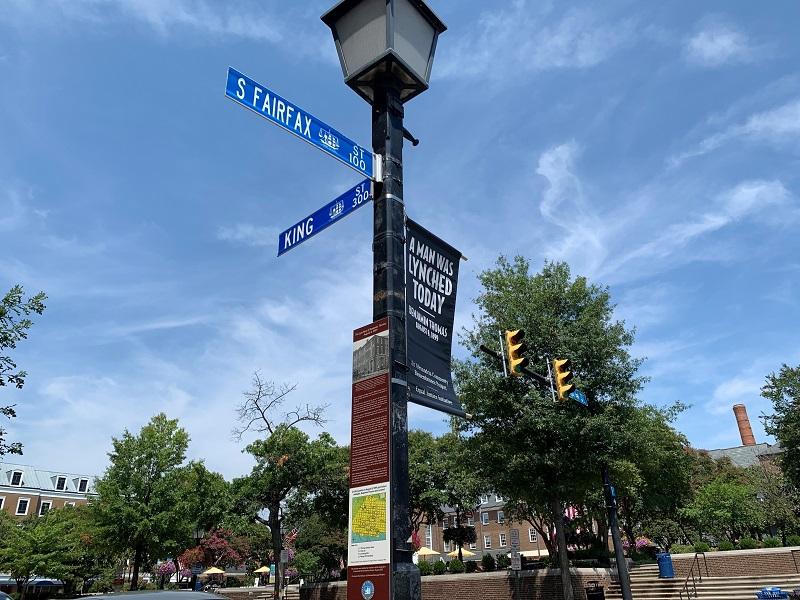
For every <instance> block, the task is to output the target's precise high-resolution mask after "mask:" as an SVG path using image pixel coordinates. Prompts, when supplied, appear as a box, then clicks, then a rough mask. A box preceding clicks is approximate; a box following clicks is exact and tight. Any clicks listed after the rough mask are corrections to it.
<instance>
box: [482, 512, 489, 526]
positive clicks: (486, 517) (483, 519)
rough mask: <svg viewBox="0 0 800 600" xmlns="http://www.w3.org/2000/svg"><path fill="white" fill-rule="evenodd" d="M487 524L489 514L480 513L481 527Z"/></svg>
mask: <svg viewBox="0 0 800 600" xmlns="http://www.w3.org/2000/svg"><path fill="white" fill-rule="evenodd" d="M488 524H489V513H488V512H482V513H481V525H488Z"/></svg>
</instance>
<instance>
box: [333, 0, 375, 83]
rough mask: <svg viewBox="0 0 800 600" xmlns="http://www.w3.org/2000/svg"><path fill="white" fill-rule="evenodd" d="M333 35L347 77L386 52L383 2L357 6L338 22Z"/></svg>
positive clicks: (372, 0)
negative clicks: (343, 62) (335, 34)
mask: <svg viewBox="0 0 800 600" xmlns="http://www.w3.org/2000/svg"><path fill="white" fill-rule="evenodd" d="M336 32H337V34H338V35H339V43H340V44H341V48H342V56H343V59H344V61H345V64H344V69H345V74H346V75H345V76H346V77H349V76H350V75H352V74H353V73H355V72H357V71H358V70H359V69H361V68H362V67H364V66H366V65H368V64H370V63H371V62H373V61H374V60H375V59H377V58H378V57H379V56H380V55H381V54H383V53H384V52H385V51H386V1H385V0H364V1H362V2H359V3H358V4H356V5H355V6H353V7H352V9H350V10H349V11H348V12H346V13H345V14H343V15H342V16H341V17H340V18H339V21H338V22H337V23H336Z"/></svg>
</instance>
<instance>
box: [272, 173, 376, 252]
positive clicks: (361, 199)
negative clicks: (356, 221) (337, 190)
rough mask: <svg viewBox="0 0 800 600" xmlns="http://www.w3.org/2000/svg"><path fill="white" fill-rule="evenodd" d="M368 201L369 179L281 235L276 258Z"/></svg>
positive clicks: (370, 193) (369, 193)
mask: <svg viewBox="0 0 800 600" xmlns="http://www.w3.org/2000/svg"><path fill="white" fill-rule="evenodd" d="M368 200H372V185H371V183H370V181H369V179H365V180H364V181H362V182H361V183H359V184H358V185H357V186H355V187H354V188H351V189H349V190H347V191H346V192H345V193H344V194H342V195H341V196H339V197H338V198H336V200H333V201H331V202H328V203H327V204H326V205H325V206H323V207H322V208H320V209H319V210H318V211H317V212H315V213H313V214H311V215H309V216H307V217H306V218H305V219H303V220H302V221H300V222H299V223H296V224H295V225H292V226H291V227H289V229H287V230H286V231H284V232H283V233H281V234H280V235H279V236H278V256H280V255H281V254H283V253H284V252H287V251H288V250H291V249H292V248H294V247H295V246H297V245H299V244H301V243H303V242H304V241H306V240H307V239H308V238H310V237H314V236H315V235H317V234H318V233H319V232H320V231H322V230H323V229H325V228H326V227H328V226H329V225H332V224H333V223H335V222H336V221H338V220H339V219H341V218H342V217H345V216H347V215H349V214H350V213H351V212H353V211H354V210H356V209H357V208H361V207H362V206H364V205H365V204H366V203H367V201H368Z"/></svg>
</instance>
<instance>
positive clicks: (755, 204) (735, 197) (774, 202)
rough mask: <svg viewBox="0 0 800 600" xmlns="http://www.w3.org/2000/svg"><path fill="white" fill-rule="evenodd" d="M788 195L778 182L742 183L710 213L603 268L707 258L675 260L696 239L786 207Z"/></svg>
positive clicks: (724, 195)
mask: <svg viewBox="0 0 800 600" xmlns="http://www.w3.org/2000/svg"><path fill="white" fill-rule="evenodd" d="M791 197H792V196H791V194H790V193H789V191H788V190H787V189H786V188H785V187H784V185H783V184H782V183H781V182H780V181H763V180H753V181H744V182H741V183H739V184H738V185H736V186H735V187H733V188H731V189H728V190H726V191H725V192H723V193H721V194H719V195H718V196H717V197H716V198H715V199H714V200H713V202H712V203H711V204H712V210H709V211H706V212H703V213H700V214H697V215H695V216H694V217H692V218H690V219H688V220H686V221H683V222H681V223H675V224H672V225H669V226H667V227H665V228H664V231H663V233H662V234H661V235H658V236H656V237H655V238H654V239H652V240H650V241H648V242H646V243H644V244H641V245H640V246H638V247H637V248H635V249H634V250H631V251H629V252H627V253H625V254H622V255H621V256H619V257H618V258H616V259H615V260H613V261H611V262H610V263H609V264H607V265H605V267H604V270H605V272H606V273H608V272H614V271H617V270H619V269H621V268H623V267H625V266H626V265H629V263H636V264H639V265H645V264H646V265H648V266H649V267H650V268H654V267H656V266H657V264H658V261H663V260H665V259H670V260H671V261H672V262H673V263H674V262H676V261H685V260H695V259H699V258H707V257H705V256H698V255H695V254H687V255H682V256H678V255H679V252H680V251H681V250H683V249H684V248H686V247H687V246H688V245H689V244H690V243H691V242H693V241H694V240H695V239H697V238H699V237H701V236H705V235H708V234H710V233H713V232H715V231H718V230H720V229H722V228H724V227H726V226H728V225H731V224H732V223H735V222H737V221H740V220H742V219H745V218H750V217H752V218H756V219H760V218H762V217H763V215H766V214H768V212H767V211H765V210H764V209H766V208H768V207H774V206H780V205H785V204H786V203H787V202H788V201H789V200H790V199H791Z"/></svg>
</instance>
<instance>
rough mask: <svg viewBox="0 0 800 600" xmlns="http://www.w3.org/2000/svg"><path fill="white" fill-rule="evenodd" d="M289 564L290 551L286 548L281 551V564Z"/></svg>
mask: <svg viewBox="0 0 800 600" xmlns="http://www.w3.org/2000/svg"><path fill="white" fill-rule="evenodd" d="M288 562H289V551H288V550H286V549H285V548H284V549H283V550H281V563H282V564H284V565H285V564H288Z"/></svg>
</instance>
